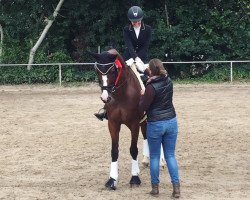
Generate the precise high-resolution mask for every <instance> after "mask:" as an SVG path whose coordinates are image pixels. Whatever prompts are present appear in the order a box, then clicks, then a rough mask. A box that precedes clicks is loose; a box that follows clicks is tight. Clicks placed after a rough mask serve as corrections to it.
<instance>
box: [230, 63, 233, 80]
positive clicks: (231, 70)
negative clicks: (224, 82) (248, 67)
mask: <svg viewBox="0 0 250 200" xmlns="http://www.w3.org/2000/svg"><path fill="white" fill-rule="evenodd" d="M230 80H231V83H232V82H233V62H232V61H231V62H230Z"/></svg>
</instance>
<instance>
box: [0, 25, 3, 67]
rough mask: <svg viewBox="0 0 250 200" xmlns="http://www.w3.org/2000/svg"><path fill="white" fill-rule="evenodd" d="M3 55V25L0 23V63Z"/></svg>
mask: <svg viewBox="0 0 250 200" xmlns="http://www.w3.org/2000/svg"><path fill="white" fill-rule="evenodd" d="M2 56H3V27H2V25H1V24H0V63H1V62H2Z"/></svg>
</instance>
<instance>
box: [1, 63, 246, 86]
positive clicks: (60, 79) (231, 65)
mask: <svg viewBox="0 0 250 200" xmlns="http://www.w3.org/2000/svg"><path fill="white" fill-rule="evenodd" d="M212 63H228V64H230V82H231V83H232V82H233V64H234V63H250V60H239V61H186V62H163V64H212ZM94 64H95V63H41V64H32V66H58V73H59V84H60V86H61V85H62V67H63V66H69V65H94ZM8 66H9V67H11V66H13V67H14V66H28V64H0V67H8ZM93 69H94V68H93ZM31 70H32V68H31Z"/></svg>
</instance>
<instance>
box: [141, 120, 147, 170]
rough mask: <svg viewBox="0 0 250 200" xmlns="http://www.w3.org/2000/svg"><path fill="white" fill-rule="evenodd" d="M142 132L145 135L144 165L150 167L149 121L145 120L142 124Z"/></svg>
mask: <svg viewBox="0 0 250 200" xmlns="http://www.w3.org/2000/svg"><path fill="white" fill-rule="evenodd" d="M140 126H141V132H142V136H143V159H142V164H143V166H144V167H148V165H149V147H148V140H147V135H146V132H147V122H146V120H144V121H143V122H142V123H141V124H140Z"/></svg>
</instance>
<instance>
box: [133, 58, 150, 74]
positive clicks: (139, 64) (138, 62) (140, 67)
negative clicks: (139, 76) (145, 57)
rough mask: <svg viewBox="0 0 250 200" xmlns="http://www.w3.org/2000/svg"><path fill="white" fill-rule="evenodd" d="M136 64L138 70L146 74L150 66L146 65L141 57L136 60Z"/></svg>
mask: <svg viewBox="0 0 250 200" xmlns="http://www.w3.org/2000/svg"><path fill="white" fill-rule="evenodd" d="M135 64H136V68H137V69H138V70H139V71H141V72H144V71H145V69H146V68H147V67H148V64H144V63H143V62H142V60H141V59H140V58H139V57H136V58H135Z"/></svg>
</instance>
